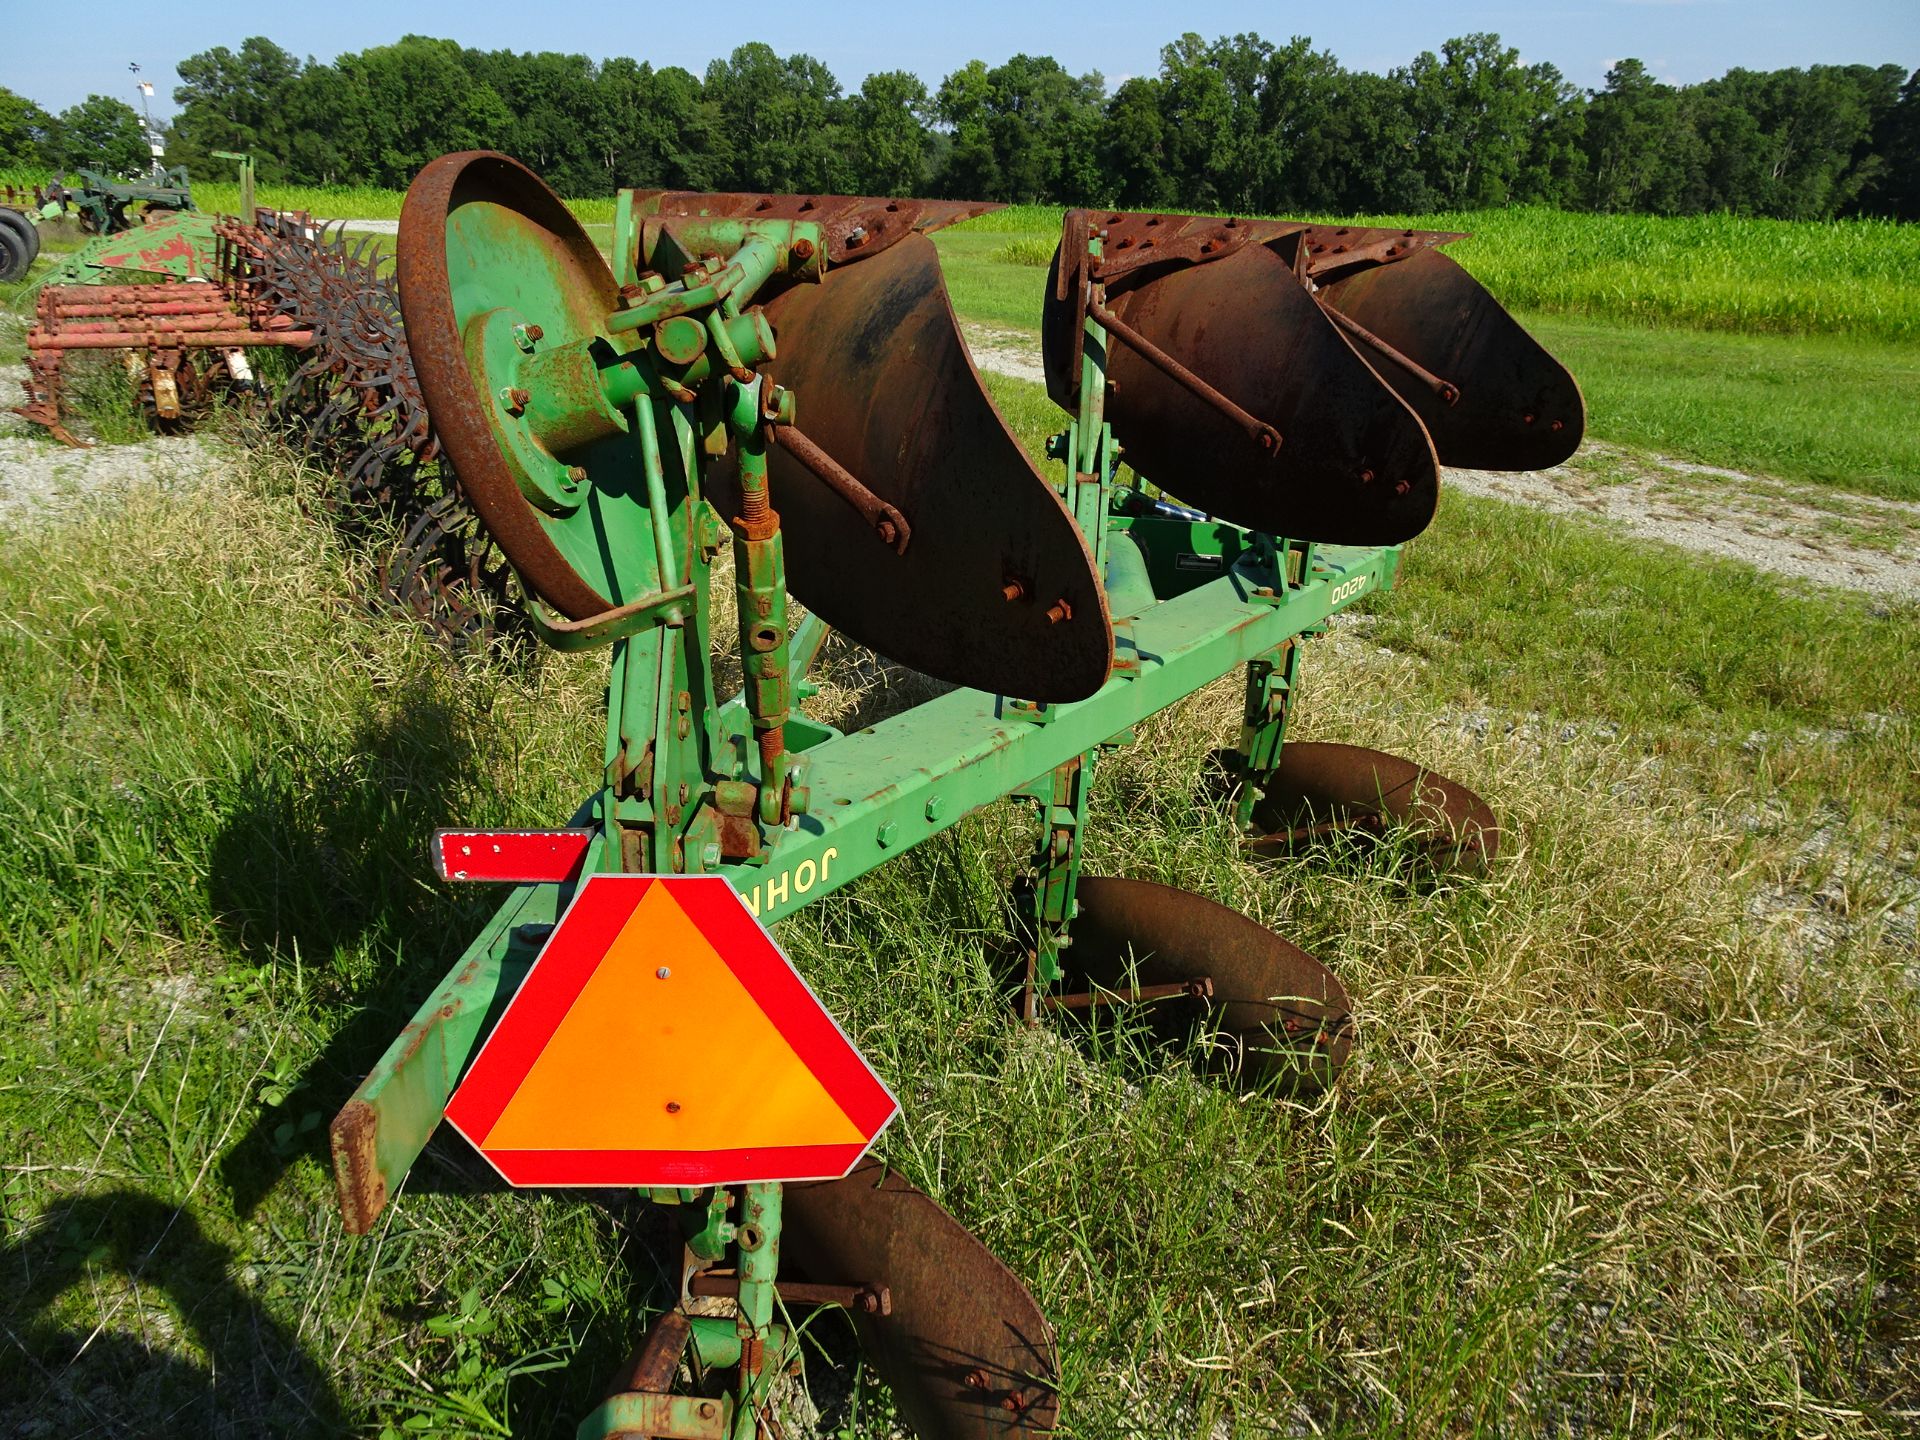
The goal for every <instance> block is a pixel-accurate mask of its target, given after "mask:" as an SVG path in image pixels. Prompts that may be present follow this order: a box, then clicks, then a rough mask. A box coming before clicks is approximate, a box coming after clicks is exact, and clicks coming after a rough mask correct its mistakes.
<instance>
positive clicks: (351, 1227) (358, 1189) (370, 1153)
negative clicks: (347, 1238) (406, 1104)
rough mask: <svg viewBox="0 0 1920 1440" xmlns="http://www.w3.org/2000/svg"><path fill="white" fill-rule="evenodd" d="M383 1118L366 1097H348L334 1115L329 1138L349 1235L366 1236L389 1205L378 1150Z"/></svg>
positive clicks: (334, 1173) (339, 1196)
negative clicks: (377, 1144) (352, 1098)
mask: <svg viewBox="0 0 1920 1440" xmlns="http://www.w3.org/2000/svg"><path fill="white" fill-rule="evenodd" d="M379 1125H380V1118H379V1116H378V1114H377V1113H376V1112H375V1111H374V1108H373V1107H372V1106H371V1105H369V1104H367V1102H366V1101H364V1100H349V1101H348V1102H347V1103H346V1104H345V1105H344V1106H342V1107H341V1109H340V1113H339V1114H338V1115H336V1116H334V1118H333V1124H332V1126H331V1127H330V1128H329V1131H328V1139H329V1142H330V1144H331V1146H332V1149H333V1178H334V1190H335V1194H336V1195H337V1197H338V1199H339V1202H340V1219H341V1223H342V1224H343V1225H344V1226H345V1227H346V1231H347V1233H348V1234H349V1235H365V1234H366V1233H367V1232H368V1231H370V1230H372V1229H373V1222H374V1221H375V1220H377V1219H378V1218H379V1216H380V1212H381V1210H383V1209H385V1208H386V1203H387V1182H386V1180H385V1179H384V1178H383V1177H382V1176H381V1174H380V1161H379V1157H378V1155H377V1154H376V1153H375V1141H376V1139H377V1138H378V1133H379Z"/></svg>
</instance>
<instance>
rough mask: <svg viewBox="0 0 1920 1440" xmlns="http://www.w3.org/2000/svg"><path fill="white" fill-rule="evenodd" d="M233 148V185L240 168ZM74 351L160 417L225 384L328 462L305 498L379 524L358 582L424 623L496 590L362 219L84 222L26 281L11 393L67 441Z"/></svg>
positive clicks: (370, 529) (156, 420)
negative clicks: (21, 362) (352, 222)
mask: <svg viewBox="0 0 1920 1440" xmlns="http://www.w3.org/2000/svg"><path fill="white" fill-rule="evenodd" d="M234 158H237V159H241V160H242V166H241V175H242V189H243V194H246V195H250V193H251V168H250V166H248V165H247V164H246V163H245V161H244V157H234ZM5 213H7V212H0V215H4V214H5ZM269 351H280V352H284V353H285V354H286V355H287V356H288V357H289V358H288V359H287V360H286V361H284V362H280V363H276V362H274V361H270V360H266V359H264V357H263V352H269ZM87 353H110V354H114V355H117V357H118V358H119V359H120V360H121V361H122V362H123V363H124V366H125V370H126V376H127V382H126V383H127V384H128V385H129V386H130V387H131V388H132V390H133V392H134V394H135V396H136V398H137V400H138V403H139V405H140V407H141V409H142V410H143V412H144V413H145V414H146V416H147V417H148V419H149V421H150V422H152V423H153V424H154V425H155V426H157V427H158V428H160V429H163V430H172V429H179V428H182V427H187V426H191V425H192V424H194V423H195V422H197V421H198V420H200V419H201V418H203V417H204V416H205V415H206V414H207V413H208V412H209V410H210V409H211V408H212V407H213V405H214V403H215V401H216V400H218V399H219V398H220V397H221V396H223V395H227V396H234V397H238V398H240V399H242V400H244V402H245V404H246V406H247V408H249V409H250V410H251V411H253V412H254V413H255V414H256V415H257V416H258V417H260V418H261V419H263V420H265V421H266V422H268V423H270V424H272V425H274V426H276V427H277V428H280V429H281V430H283V431H284V432H286V433H287V434H289V436H290V437H291V438H293V439H294V440H295V441H296V442H297V444H298V445H299V446H300V448H301V449H302V450H303V451H304V452H305V453H307V454H309V455H310V456H313V457H314V458H316V459H318V460H319V461H321V462H322V465H323V467H324V469H325V470H326V471H328V472H330V473H331V474H332V475H333V476H334V483H333V484H332V485H331V486H330V487H329V488H328V489H327V490H326V492H325V493H323V494H321V495H318V496H316V497H315V500H316V503H317V504H318V505H319V506H320V507H321V508H323V509H325V510H326V511H327V512H328V513H329V514H330V516H331V517H332V518H333V520H334V521H335V522H336V523H337V524H339V525H340V526H341V527H342V528H343V529H345V530H347V531H348V532H350V533H352V534H355V535H356V536H359V537H363V538H372V537H377V538H378V541H379V555H378V559H377V561H376V571H377V580H376V582H375V584H374V585H373V586H372V587H370V588H373V589H376V590H377V591H379V592H380V593H383V594H385V595H386V596H388V597H389V598H391V599H393V600H395V601H397V602H398V603H400V604H402V605H404V606H406V607H407V608H408V609H409V610H411V611H412V612H414V613H415V614H417V615H418V616H419V617H420V618H421V619H422V620H423V621H425V622H426V623H428V624H429V625H431V626H433V627H435V628H437V629H439V630H440V631H442V632H443V633H445V634H447V635H449V636H452V637H464V636H468V635H471V634H473V633H475V632H480V631H484V630H486V629H487V628H488V627H489V626H491V624H492V623H493V621H494V618H495V616H496V614H497V612H498V610H499V608H500V606H501V604H502V603H503V602H504V601H506V600H507V599H508V598H509V597H508V594H507V591H506V588H505V587H506V584H507V578H508V577H507V572H506V568H505V566H504V565H503V564H502V563H501V562H500V561H499V559H498V557H497V555H496V554H495V552H494V551H493V548H492V546H491V544H490V543H489V541H488V540H487V538H486V536H485V535H484V534H482V533H481V532H480V531H479V528H478V523H477V519H476V517H475V515H474V513H473V511H472V509H471V507H469V506H468V505H467V504H466V502H465V500H464V498H463V495H462V493H461V490H460V486H459V481H458V478H457V477H456V476H455V474H454V472H453V467H452V465H451V463H449V462H448V461H447V460H446V458H445V456H444V455H443V453H442V451H441V448H440V446H439V443H438V442H437V440H436V439H435V437H434V435H433V431H432V428H431V426H430V425H429V423H428V420H427V413H426V407H425V404H424V402H423V400H422V398H421V396H420V390H419V386H418V384H417V382H416V381H415V379H414V374H413V363H412V357H411V356H410V355H409V353H408V351H407V348H406V346H405V344H404V343H403V340H402V337H401V322H400V305H399V298H398V296H397V294H396V292H395V289H394V283H393V276H392V273H391V270H390V268H389V267H388V266H387V265H386V263H385V261H384V259H383V257H382V256H381V255H380V254H379V253H378V252H377V251H376V249H375V248H374V242H373V241H372V240H371V238H370V237H365V236H362V237H358V238H350V237H349V236H348V235H347V234H346V233H345V232H344V230H342V229H341V228H340V227H339V226H337V225H335V226H324V225H319V224H316V223H315V222H314V221H313V220H312V219H311V218H310V217H309V216H307V215H305V214H302V213H298V212H276V211H271V210H254V211H253V212H252V218H251V219H241V218H238V217H235V216H221V215H211V214H208V213H206V212H203V211H199V210H194V209H190V208H189V209H180V210H172V209H169V210H167V211H166V213H164V214H161V215H159V216H157V217H153V218H150V219H149V221H148V223H146V224H144V225H139V226H135V227H133V228H121V229H115V230H113V231H111V232H110V233H107V234H102V235H99V236H97V237H96V238H95V239H93V240H92V241H90V242H88V243H87V244H86V245H85V246H83V247H82V248H81V249H80V250H78V251H76V252H74V253H73V254H72V255H69V256H67V257H65V258H64V259H63V260H62V261H61V262H60V263H59V264H58V265H57V266H55V267H54V269H53V270H52V271H51V272H50V273H49V274H48V275H47V277H46V279H45V281H44V282H43V283H42V284H41V286H40V289H39V294H38V297H37V300H36V308H35V313H34V323H33V325H32V327H31V328H30V329H29V331H28V334H27V375H26V379H25V390H26V397H25V401H24V403H23V404H21V405H19V406H16V407H15V409H16V412H17V413H18V414H20V415H22V416H24V417H25V418H26V419H28V420H31V421H33V422H35V423H37V424H40V425H43V426H45V427H46V428H47V429H48V430H49V431H50V432H51V433H52V434H53V435H55V436H56V437H58V438H59V439H60V440H62V441H64V442H65V443H67V444H70V445H84V444H86V443H87V442H86V441H85V440H84V439H82V438H80V436H79V435H78V434H77V433H76V432H75V429H74V428H73V421H72V415H71V413H70V412H71V407H70V405H68V404H67V403H66V392H67V388H68V387H67V383H66V381H67V377H68V376H69V374H70V373H71V367H72V365H73V364H74V363H75V357H76V355H78V354H87Z"/></svg>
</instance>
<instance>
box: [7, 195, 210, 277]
mask: <svg viewBox="0 0 1920 1440" xmlns="http://www.w3.org/2000/svg"><path fill="white" fill-rule="evenodd" d="M218 223H219V217H218V216H216V215H209V214H206V213H205V212H203V211H199V210H181V211H176V212H174V213H172V214H169V215H163V216H160V217H159V218H157V219H155V220H153V221H152V222H151V223H150V224H146V225H140V226H136V227H135V228H133V229H131V230H121V231H118V232H116V233H114V234H111V235H97V236H95V237H94V238H93V239H92V240H90V241H88V242H87V243H86V244H85V245H83V246H81V247H80V248H79V249H78V250H76V251H74V252H73V253H72V254H71V255H69V256H67V257H66V258H65V259H64V260H62V261H61V262H60V263H59V264H58V265H56V266H54V268H53V269H52V270H50V271H48V272H47V276H46V279H45V281H44V282H43V283H45V284H48V285H92V284H99V283H100V282H101V281H103V280H110V279H112V278H113V277H114V276H116V275H127V274H145V275H165V276H171V277H172V278H173V279H176V280H186V279H191V278H192V277H194V276H196V275H205V276H211V275H212V274H213V273H214V269H215V257H216V254H217V247H216V244H215V239H214V226H215V225H217V224H218Z"/></svg>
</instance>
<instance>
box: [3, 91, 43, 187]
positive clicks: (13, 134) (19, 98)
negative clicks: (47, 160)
mask: <svg viewBox="0 0 1920 1440" xmlns="http://www.w3.org/2000/svg"><path fill="white" fill-rule="evenodd" d="M51 123H52V121H51V120H50V119H49V118H48V116H47V112H46V111H44V110H42V109H41V108H40V107H39V106H38V105H36V104H34V103H33V101H31V100H29V99H27V98H26V97H25V96H23V95H16V94H14V93H13V91H11V90H8V89H6V88H5V87H4V86H0V169H4V168H7V167H11V166H26V165H37V164H38V163H39V162H40V160H41V158H42V147H43V146H44V145H45V143H46V138H47V127H48V125H50V124H51Z"/></svg>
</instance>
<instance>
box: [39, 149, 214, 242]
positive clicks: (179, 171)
mask: <svg viewBox="0 0 1920 1440" xmlns="http://www.w3.org/2000/svg"><path fill="white" fill-rule="evenodd" d="M75 173H76V175H77V176H78V178H79V184H78V185H64V184H63V185H62V188H63V189H64V190H65V192H66V195H67V202H68V203H69V204H70V205H72V206H73V207H74V209H76V210H78V211H79V212H80V223H81V225H82V226H83V227H84V228H85V229H87V230H90V231H92V232H93V233H94V234H96V235H113V234H116V233H118V232H120V231H123V230H128V229H138V228H139V227H138V226H137V225H135V224H134V222H133V219H132V217H131V216H129V215H128V214H127V207H128V206H129V205H146V206H147V207H149V210H150V211H151V210H155V209H158V210H171V211H177V212H182V213H191V212H192V211H193V210H194V209H195V206H194V203H193V188H192V186H191V185H190V184H189V183H188V180H187V167H186V166H184V165H176V166H174V167H173V168H172V169H170V170H166V171H163V172H162V173H161V174H160V176H159V183H157V184H144V183H142V182H140V181H119V180H115V179H113V178H112V177H111V176H109V175H102V174H101V173H100V172H99V171H97V170H80V171H76V172H75Z"/></svg>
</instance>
